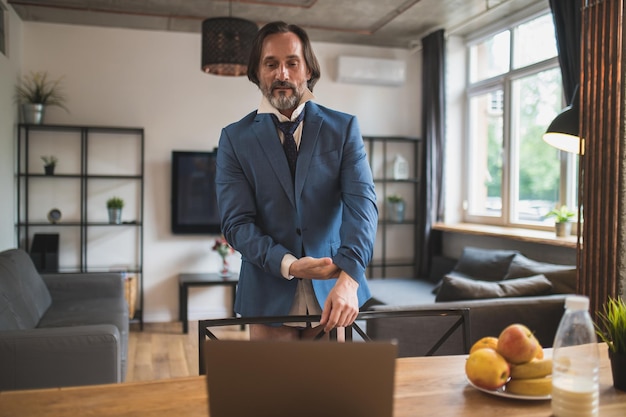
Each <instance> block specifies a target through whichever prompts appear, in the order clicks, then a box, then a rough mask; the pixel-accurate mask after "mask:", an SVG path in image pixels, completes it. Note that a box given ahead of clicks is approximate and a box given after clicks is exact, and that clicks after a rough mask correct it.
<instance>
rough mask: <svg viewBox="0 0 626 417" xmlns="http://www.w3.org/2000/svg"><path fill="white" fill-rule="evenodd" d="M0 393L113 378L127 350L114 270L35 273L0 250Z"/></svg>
mask: <svg viewBox="0 0 626 417" xmlns="http://www.w3.org/2000/svg"><path fill="white" fill-rule="evenodd" d="M0 300H1V302H0V390H13V389H30V388H46V387H61V386H75V385H90V384H105V383H117V382H122V381H123V380H124V377H125V374H126V357H127V352H128V328H129V321H128V306H127V304H126V300H125V298H124V282H123V277H122V275H121V274H118V273H102V274H49V275H40V274H39V273H38V272H37V270H36V269H35V266H34V264H33V262H32V261H31V259H30V257H29V255H28V254H27V253H26V252H24V251H23V250H21V249H11V250H7V251H4V252H1V253H0Z"/></svg>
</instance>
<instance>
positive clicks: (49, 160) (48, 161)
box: [41, 155, 59, 175]
mask: <svg viewBox="0 0 626 417" xmlns="http://www.w3.org/2000/svg"><path fill="white" fill-rule="evenodd" d="M41 160H42V161H43V163H44V165H43V169H44V172H45V173H46V175H54V167H56V166H57V162H59V160H58V159H57V157H56V156H54V155H50V156H42V157H41Z"/></svg>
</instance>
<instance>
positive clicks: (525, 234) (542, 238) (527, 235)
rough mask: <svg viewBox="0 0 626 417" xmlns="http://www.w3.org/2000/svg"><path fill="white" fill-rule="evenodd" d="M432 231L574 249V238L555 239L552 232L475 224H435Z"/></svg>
mask: <svg viewBox="0 0 626 417" xmlns="http://www.w3.org/2000/svg"><path fill="white" fill-rule="evenodd" d="M433 229H434V230H440V231H442V232H452V233H465V234H470V235H479V236H494V237H502V238H507V239H515V240H521V241H524V242H531V243H540V244H544V245H552V246H561V247H565V248H572V249H576V241H577V237H576V236H568V237H556V235H555V233H554V232H546V231H543V230H532V229H522V228H515V227H502V226H491V225H485V224H475V223H455V224H446V223H435V225H434V226H433Z"/></svg>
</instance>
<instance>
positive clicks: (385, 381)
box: [204, 340, 397, 417]
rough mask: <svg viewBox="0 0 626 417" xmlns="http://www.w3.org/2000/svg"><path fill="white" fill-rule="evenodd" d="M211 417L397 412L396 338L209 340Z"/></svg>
mask: <svg viewBox="0 0 626 417" xmlns="http://www.w3.org/2000/svg"><path fill="white" fill-rule="evenodd" d="M204 355H205V356H204V357H205V364H206V381H207V389H208V393H209V414H210V417H335V416H336V417H391V416H392V413H393V390H394V375H395V361H396V357H397V346H396V345H395V344H393V343H391V342H367V343H365V342H348V343H338V342H330V341H293V342H285V341H244V340H220V341H217V340H214V341H207V342H206V344H205V349H204Z"/></svg>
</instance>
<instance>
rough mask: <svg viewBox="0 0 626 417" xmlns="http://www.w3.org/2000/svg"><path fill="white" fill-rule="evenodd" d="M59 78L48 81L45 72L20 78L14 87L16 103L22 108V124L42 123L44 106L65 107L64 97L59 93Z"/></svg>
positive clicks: (33, 73)
mask: <svg viewBox="0 0 626 417" xmlns="http://www.w3.org/2000/svg"><path fill="white" fill-rule="evenodd" d="M61 80H62V79H61V78H59V79H57V80H50V79H49V78H48V73H47V72H45V71H33V72H31V73H29V74H28V75H25V76H23V77H22V79H21V80H20V82H19V83H18V85H17V86H16V101H17V102H18V104H20V105H21V107H22V117H23V121H24V123H29V124H41V123H43V118H44V113H45V109H46V106H57V107H61V108H62V109H63V110H65V111H69V110H68V109H67V107H65V95H64V94H63V93H62V92H61Z"/></svg>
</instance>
